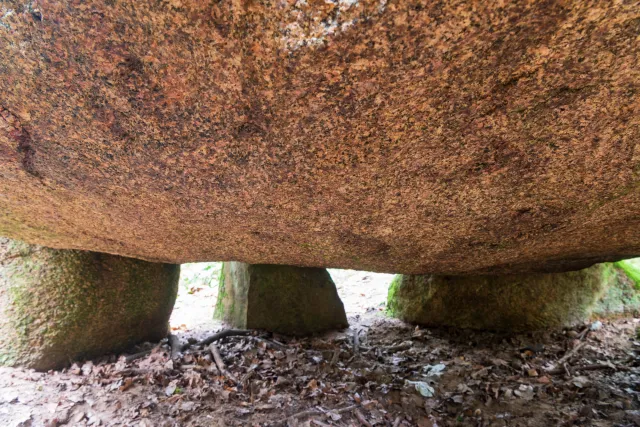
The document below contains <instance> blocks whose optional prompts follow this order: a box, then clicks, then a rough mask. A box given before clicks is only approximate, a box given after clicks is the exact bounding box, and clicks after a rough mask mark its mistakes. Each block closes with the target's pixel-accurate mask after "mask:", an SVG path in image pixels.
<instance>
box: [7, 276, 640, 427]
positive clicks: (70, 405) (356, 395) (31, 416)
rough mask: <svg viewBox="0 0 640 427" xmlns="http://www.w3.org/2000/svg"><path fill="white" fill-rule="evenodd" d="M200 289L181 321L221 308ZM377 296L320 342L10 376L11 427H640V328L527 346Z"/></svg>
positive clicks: (256, 336)
mask: <svg viewBox="0 0 640 427" xmlns="http://www.w3.org/2000/svg"><path fill="white" fill-rule="evenodd" d="M366 277H367V274H363V275H360V276H357V277H355V276H354V277H351V276H350V280H352V281H353V283H354V286H352V287H351V288H350V289H351V290H350V292H351V293H352V295H351V297H350V296H346V297H345V296H343V298H346V299H347V300H348V299H349V298H356V297H357V295H360V296H362V294H363V293H364V294H365V296H364V297H363V298H367V292H369V291H367V289H375V288H376V286H379V287H380V289H383V285H382V284H377V285H376V284H375V283H374V284H373V285H372V283H371V282H372V281H373V282H375V281H376V280H378V279H379V280H382V279H384V278H377V277H376V276H370V277H369V279H366ZM363 278H364V279H363ZM336 281H337V282H338V280H336ZM356 282H358V283H360V285H361V288H358V287H357V286H356V285H355V283H356ZM192 284H193V283H192ZM338 286H339V287H340V285H338ZM367 286H369V288H367ZM191 288H193V286H192V287H191ZM191 288H189V287H185V290H186V291H183V292H182V295H181V298H183V301H182V307H183V308H180V307H181V305H180V304H178V307H179V308H178V311H180V310H188V308H189V303H188V302H189V300H188V298H194V299H195V298H199V299H200V300H208V299H211V300H212V301H213V302H215V290H212V289H209V290H207V289H208V288H207V287H206V286H204V287H201V290H197V288H198V286H197V284H196V286H195V288H194V289H191ZM358 289H360V290H358ZM189 290H191V291H192V292H191V293H190V294H189V293H188V292H187V291H189ZM201 292H202V293H203V294H207V295H209V297H208V298H202V297H200V296H199V295H198V294H199V293H201ZM372 292H373V293H374V294H375V292H378V293H380V291H372ZM184 295H189V297H184ZM370 295H371V294H370ZM376 295H377V294H376ZM379 297H380V295H377V296H376V297H375V298H373V297H372V298H373V299H372V300H371V304H370V305H372V307H370V308H369V310H367V311H363V312H361V313H360V314H353V313H354V312H355V311H357V309H349V308H348V309H347V311H348V312H350V313H352V315H351V316H350V319H349V320H350V324H351V327H350V329H348V330H345V331H340V332H334V333H330V334H326V335H323V336H319V337H315V338H308V339H291V338H287V337H282V336H274V335H271V334H267V333H261V332H259V331H256V332H252V333H251V334H250V335H248V336H231V337H228V338H224V339H222V340H219V341H216V342H215V349H214V348H212V347H211V346H209V345H206V346H198V345H192V346H191V347H189V348H188V349H185V350H184V351H182V352H180V353H178V354H177V355H176V357H175V359H173V360H172V359H171V348H170V345H169V343H168V342H163V343H160V344H159V345H158V344H148V345H147V346H143V347H141V348H137V349H132V353H135V352H138V351H142V350H145V349H152V352H151V353H150V354H148V355H146V356H144V357H140V358H137V359H136V360H133V361H130V362H127V361H126V359H125V357H124V355H112V356H108V357H104V358H102V359H99V360H93V361H90V362H85V363H78V364H74V365H73V366H72V367H71V368H69V369H67V370H64V371H62V372H48V373H36V372H33V371H29V370H23V369H9V368H2V369H0V425H1V426H14V425H15V426H31V425H32V426H42V425H44V426H57V425H72V426H84V425H132V426H218V425H219V426H225V425H243V426H244V425H256V426H258V425H261V426H270V425H282V426H285V425H291V426H293V425H304V426H327V425H329V426H369V425H371V426H374V425H377V426H533V427H537V426H544V427H550V426H571V425H584V426H635V425H640V398H639V396H640V359H639V354H640V338H638V336H637V334H638V327H639V326H640V319H639V318H634V317H632V316H628V317H626V318H620V319H617V320H613V321H602V323H600V322H596V323H592V324H587V325H582V326H580V327H578V328H575V329H572V330H565V331H555V332H553V331H551V332H540V333H532V334H521V335H501V334H492V333H479V332H470V331H459V330H435V329H432V330H429V329H421V328H415V327H413V326H410V325H407V324H404V323H402V322H400V321H398V320H395V319H390V318H388V317H386V316H385V314H384V313H383V311H382V310H381V309H382V307H380V304H379V301H378V300H376V298H379ZM184 298H187V299H186V300H185V299H184ZM185 301H186V302H185ZM207 304H208V303H202V304H201V305H202V306H203V307H205V308H206V309H207V310H209V309H208V305H207ZM349 307H353V306H352V305H350V306H349ZM180 315H182V316H183V317H182V318H183V319H189V316H186V315H185V314H184V313H182V314H179V315H178V319H180ZM207 318H209V317H207ZM211 325H213V326H214V327H215V326H217V325H215V324H208V325H207V326H211ZM210 333H211V331H207V330H206V328H204V324H198V325H197V328H193V327H190V326H189V325H188V324H185V323H182V324H176V325H175V330H174V334H175V336H176V337H177V338H178V339H179V340H180V344H182V345H184V344H185V343H187V342H188V340H189V339H191V342H194V341H195V340H198V339H202V338H204V337H205V336H206V335H208V334H210ZM212 350H214V352H215V350H218V352H219V354H220V355H221V358H222V364H221V365H220V366H218V365H217V364H216V362H215V360H214V356H213V353H212ZM559 362H562V363H559Z"/></svg>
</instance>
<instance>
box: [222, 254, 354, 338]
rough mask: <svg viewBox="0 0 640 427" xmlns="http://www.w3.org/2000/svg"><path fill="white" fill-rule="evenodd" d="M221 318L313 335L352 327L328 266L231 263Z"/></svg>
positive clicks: (225, 270) (237, 323) (225, 272)
mask: <svg viewBox="0 0 640 427" xmlns="http://www.w3.org/2000/svg"><path fill="white" fill-rule="evenodd" d="M215 317H217V318H219V319H222V320H224V321H225V322H227V323H229V324H230V325H231V326H233V327H236V328H249V329H265V330H267V331H271V332H277V333H281V334H285V335H310V334H313V333H316V332H323V331H327V330H331V329H343V328H346V327H348V326H349V323H348V322H347V316H346V314H345V311H344V306H343V304H342V301H341V300H340V297H339V296H338V291H337V290H336V285H335V284H334V283H333V280H331V276H330V275H329V273H328V272H327V270H325V269H323V268H308V267H306V268H305V267H292V266H283V265H251V264H245V263H242V262H225V263H224V265H223V266H222V271H221V273H220V285H219V289H218V303H217V305H216V311H215Z"/></svg>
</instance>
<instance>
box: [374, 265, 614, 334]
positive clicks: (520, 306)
mask: <svg viewBox="0 0 640 427" xmlns="http://www.w3.org/2000/svg"><path fill="white" fill-rule="evenodd" d="M614 274H615V271H614V267H613V266H612V265H611V264H598V265H595V266H592V267H590V268H587V269H584V270H579V271H570V272H565V273H552V274H526V275H503V276H488V275H487V276H433V275H399V276H396V278H395V279H394V280H393V282H392V284H391V286H390V288H389V295H388V301H387V308H388V312H389V313H390V314H391V315H392V316H395V317H398V318H400V319H402V320H405V321H407V322H410V323H417V324H421V325H426V326H451V327H459V328H469V329H483V330H497V331H513V332H517V331H529V330H540V329H546V328H561V327H567V326H572V325H575V324H578V323H581V322H584V321H585V320H587V319H588V318H589V317H590V315H591V314H592V311H593V310H594V307H595V306H596V304H597V302H598V301H599V300H600V299H601V298H602V297H603V296H604V295H605V293H606V291H607V289H608V287H609V283H610V281H611V280H612V277H613V275H614Z"/></svg>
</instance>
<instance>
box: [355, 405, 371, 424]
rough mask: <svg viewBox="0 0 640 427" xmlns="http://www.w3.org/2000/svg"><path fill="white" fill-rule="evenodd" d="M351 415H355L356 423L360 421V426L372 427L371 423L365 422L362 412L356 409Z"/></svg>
mask: <svg viewBox="0 0 640 427" xmlns="http://www.w3.org/2000/svg"><path fill="white" fill-rule="evenodd" d="M353 413H354V414H356V418H357V419H358V421H360V424H362V425H363V426H365V427H372V426H371V423H370V422H369V421H367V419H366V418H365V417H364V415H363V414H362V412H360V411H359V410H357V409H354V410H353Z"/></svg>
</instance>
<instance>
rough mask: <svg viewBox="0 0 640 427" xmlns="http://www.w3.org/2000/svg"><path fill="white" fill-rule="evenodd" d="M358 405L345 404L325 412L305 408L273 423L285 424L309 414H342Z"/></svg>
mask: <svg viewBox="0 0 640 427" xmlns="http://www.w3.org/2000/svg"><path fill="white" fill-rule="evenodd" d="M357 407H358V405H350V406H345V407H344V408H339V409H330V410H327V411H326V412H324V411H321V410H319V409H307V410H305V411H302V412H298V413H297V414H293V415H291V416H289V417H287V418H283V419H281V420H279V421H276V422H275V423H274V424H273V425H283V424H287V423H288V422H289V421H293V420H297V419H298V418H303V417H309V416H311V415H328V416H330V414H331V413H333V414H342V413H345V412H348V411H351V410H352V409H356V408H357Z"/></svg>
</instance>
